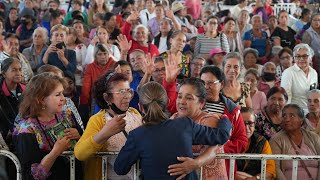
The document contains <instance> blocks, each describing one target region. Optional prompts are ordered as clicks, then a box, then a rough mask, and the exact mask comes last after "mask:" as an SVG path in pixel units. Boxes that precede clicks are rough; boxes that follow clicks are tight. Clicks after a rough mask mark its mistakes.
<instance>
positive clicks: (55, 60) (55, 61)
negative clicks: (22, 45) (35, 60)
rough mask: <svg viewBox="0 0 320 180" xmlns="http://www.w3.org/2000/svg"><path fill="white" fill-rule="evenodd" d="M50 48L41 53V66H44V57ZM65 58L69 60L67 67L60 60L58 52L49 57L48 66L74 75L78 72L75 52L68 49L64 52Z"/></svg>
mask: <svg viewBox="0 0 320 180" xmlns="http://www.w3.org/2000/svg"><path fill="white" fill-rule="evenodd" d="M47 49H48V48H46V49H43V50H42V52H41V58H40V66H42V65H44V63H43V56H44V54H45V52H46V51H47ZM64 56H65V57H66V58H67V59H68V61H69V63H68V65H67V66H65V65H64V64H63V63H62V61H61V60H60V59H59V57H58V54H57V53H56V52H52V53H50V54H49V56H48V64H50V65H53V66H56V67H58V68H59V69H61V70H62V71H70V72H72V73H74V72H75V71H76V66H77V59H76V52H75V51H74V50H70V49H66V50H65V51H64Z"/></svg>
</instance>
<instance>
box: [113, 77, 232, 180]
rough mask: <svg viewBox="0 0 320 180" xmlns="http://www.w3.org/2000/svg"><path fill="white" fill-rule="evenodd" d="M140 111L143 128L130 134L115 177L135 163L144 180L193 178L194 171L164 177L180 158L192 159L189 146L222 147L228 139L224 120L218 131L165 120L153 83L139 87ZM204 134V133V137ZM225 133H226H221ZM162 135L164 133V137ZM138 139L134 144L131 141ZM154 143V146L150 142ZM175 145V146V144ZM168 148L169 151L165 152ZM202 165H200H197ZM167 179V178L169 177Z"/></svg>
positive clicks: (162, 94) (161, 93)
mask: <svg viewBox="0 0 320 180" xmlns="http://www.w3.org/2000/svg"><path fill="white" fill-rule="evenodd" d="M139 97H140V101H139V103H140V105H141V106H140V107H141V110H142V111H143V112H144V113H145V116H144V117H143V118H142V122H143V126H141V127H139V128H137V129H135V130H133V131H132V132H131V133H130V134H129V136H128V140H127V141H126V144H125V145H124V147H123V148H122V149H121V151H120V153H119V155H118V157H117V159H116V162H115V171H116V173H117V174H126V173H128V172H129V170H130V168H131V166H132V165H133V164H134V163H136V162H137V161H138V160H139V159H140V162H142V164H141V167H142V174H143V176H144V178H145V179H156V178H159V177H162V178H164V179H176V178H178V177H179V178H183V177H184V176H186V179H191V178H197V175H196V173H195V171H192V172H191V174H189V173H190V172H186V173H185V174H183V175H182V176H180V175H179V174H175V172H170V173H168V166H169V165H171V164H177V163H178V162H179V161H178V160H182V159H183V158H178V159H177V157H180V156H181V154H184V155H185V156H187V157H189V158H188V159H190V158H191V157H192V144H207V145H211V146H214V145H222V144H224V143H225V142H226V140H227V139H226V138H227V137H229V134H228V133H227V132H229V130H230V122H229V120H227V119H226V118H224V116H223V117H222V119H221V120H220V121H219V122H218V126H217V127H218V129H211V128H209V127H204V126H200V125H198V124H196V123H194V122H193V121H192V120H191V119H190V118H187V117H182V118H178V119H175V120H171V119H169V117H168V116H167V114H166V113H165V111H166V105H167V94H166V91H165V90H164V88H163V87H162V86H161V85H160V84H158V83H155V82H150V83H147V84H145V85H144V86H142V87H141V89H140V91H139ZM204 130H206V131H207V132H206V133H205V131H204ZM225 130H227V131H225ZM164 132H165V133H164ZM136 138H137V139H139V141H136V140H135V139H136ZM155 141H156V142H157V143H154V142H155ZM177 142H179V143H178V144H177ZM165 147H170V148H165ZM201 163H203V162H201ZM170 175H171V176H170Z"/></svg>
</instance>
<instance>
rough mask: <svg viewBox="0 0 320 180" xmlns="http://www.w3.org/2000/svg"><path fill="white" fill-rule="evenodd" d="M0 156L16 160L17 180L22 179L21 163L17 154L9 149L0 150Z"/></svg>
mask: <svg viewBox="0 0 320 180" xmlns="http://www.w3.org/2000/svg"><path fill="white" fill-rule="evenodd" d="M0 156H6V157H7V158H9V159H11V161H13V162H14V164H15V166H16V170H17V180H21V179H22V171H21V164H20V161H19V159H18V158H17V156H16V155H14V154H13V153H12V152H10V151H7V150H0Z"/></svg>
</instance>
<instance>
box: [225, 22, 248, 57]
mask: <svg viewBox="0 0 320 180" xmlns="http://www.w3.org/2000/svg"><path fill="white" fill-rule="evenodd" d="M223 25H224V28H223V33H224V34H225V35H226V36H227V40H228V44H229V47H230V52H239V53H240V54H242V53H243V44H242V38H241V35H240V32H238V31H237V28H236V25H237V24H236V20H235V19H233V18H231V17H226V18H225V19H224V21H223Z"/></svg>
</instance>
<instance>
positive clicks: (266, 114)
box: [255, 87, 288, 140]
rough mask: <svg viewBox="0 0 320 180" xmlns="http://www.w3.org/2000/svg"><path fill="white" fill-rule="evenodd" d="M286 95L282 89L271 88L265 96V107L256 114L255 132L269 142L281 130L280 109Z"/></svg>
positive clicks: (286, 97)
mask: <svg viewBox="0 0 320 180" xmlns="http://www.w3.org/2000/svg"><path fill="white" fill-rule="evenodd" d="M287 101H288V94H287V93H286V91H285V90H284V89H283V88H282V87H273V88H271V89H270V90H269V92H268V94H267V105H266V106H265V108H263V110H262V111H261V113H258V114H257V120H256V124H255V125H256V128H255V129H256V132H257V133H259V134H260V135H262V136H264V137H265V138H266V139H267V140H269V139H270V138H271V137H272V136H274V135H275V134H276V133H277V132H279V131H280V130H281V122H282V109H283V107H284V105H285V104H286V103H287Z"/></svg>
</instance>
